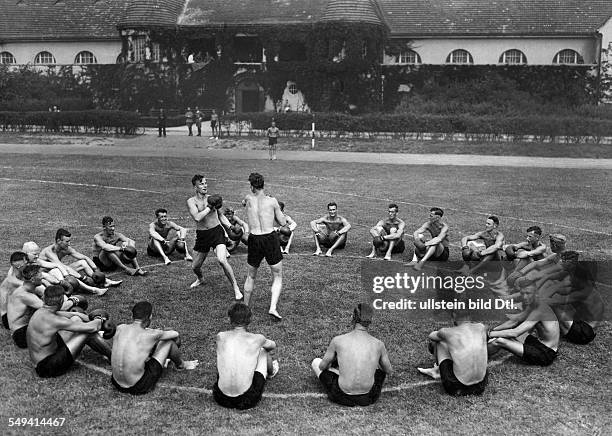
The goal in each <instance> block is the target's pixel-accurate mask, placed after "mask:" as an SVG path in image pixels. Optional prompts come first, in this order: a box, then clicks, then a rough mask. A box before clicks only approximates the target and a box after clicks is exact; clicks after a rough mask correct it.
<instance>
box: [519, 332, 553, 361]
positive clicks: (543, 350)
mask: <svg viewBox="0 0 612 436" xmlns="http://www.w3.org/2000/svg"><path fill="white" fill-rule="evenodd" d="M556 357H557V352H556V351H555V350H553V349H552V348H548V347H547V346H546V345H544V344H543V343H542V342H540V341H539V339H538V338H536V337H535V336H532V335H528V336H527V338H526V339H525V344H524V345H523V360H524V361H525V362H526V363H529V364H530V365H540V366H548V365H550V364H551V363H553V360H555V358H556Z"/></svg>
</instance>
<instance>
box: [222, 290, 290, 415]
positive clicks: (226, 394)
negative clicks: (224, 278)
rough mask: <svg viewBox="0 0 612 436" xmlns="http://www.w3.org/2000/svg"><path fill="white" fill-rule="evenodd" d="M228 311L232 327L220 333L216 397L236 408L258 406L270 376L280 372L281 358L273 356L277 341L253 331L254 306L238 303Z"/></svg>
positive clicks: (224, 404)
mask: <svg viewBox="0 0 612 436" xmlns="http://www.w3.org/2000/svg"><path fill="white" fill-rule="evenodd" d="M227 314H228V316H229V319H230V323H231V325H232V330H228V331H225V332H220V333H218V334H217V372H218V375H217V381H216V382H215V385H214V387H213V398H214V399H215V401H216V402H217V403H218V404H219V405H221V406H223V407H228V408H232V409H240V410H244V409H250V408H252V407H255V406H256V405H257V403H259V400H261V396H262V394H263V391H264V387H265V384H266V378H272V377H274V376H275V375H276V374H277V373H278V361H277V360H274V359H272V354H271V353H272V352H273V351H274V350H276V343H275V342H274V341H272V340H270V339H266V337H265V336H264V335H261V334H256V333H249V332H248V331H247V327H248V325H249V324H250V323H251V309H250V307H249V306H247V305H246V304H244V303H241V302H238V303H234V304H233V305H232V306H231V307H230V308H229V310H228V311H227Z"/></svg>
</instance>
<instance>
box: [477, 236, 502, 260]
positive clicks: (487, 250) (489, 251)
mask: <svg viewBox="0 0 612 436" xmlns="http://www.w3.org/2000/svg"><path fill="white" fill-rule="evenodd" d="M503 246H504V235H503V234H502V233H501V232H498V233H497V237H496V238H495V243H494V244H493V245H491V246H490V247H488V248H485V249H484V250H482V251H481V252H480V254H481V256H486V255H487V254H492V253H495V252H496V251H497V250H501V249H502V247H503Z"/></svg>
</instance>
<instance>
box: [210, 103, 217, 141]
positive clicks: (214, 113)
mask: <svg viewBox="0 0 612 436" xmlns="http://www.w3.org/2000/svg"><path fill="white" fill-rule="evenodd" d="M210 130H212V136H211V137H210V139H217V138H218V137H219V115H217V111H216V110H214V109H213V110H212V113H211V114H210Z"/></svg>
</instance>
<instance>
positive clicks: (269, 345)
mask: <svg viewBox="0 0 612 436" xmlns="http://www.w3.org/2000/svg"><path fill="white" fill-rule="evenodd" d="M261 348H263V349H264V350H266V351H272V350H276V342H274V341H273V340H271V339H267V338H265V337H264V343H263V345H262V346H261Z"/></svg>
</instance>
